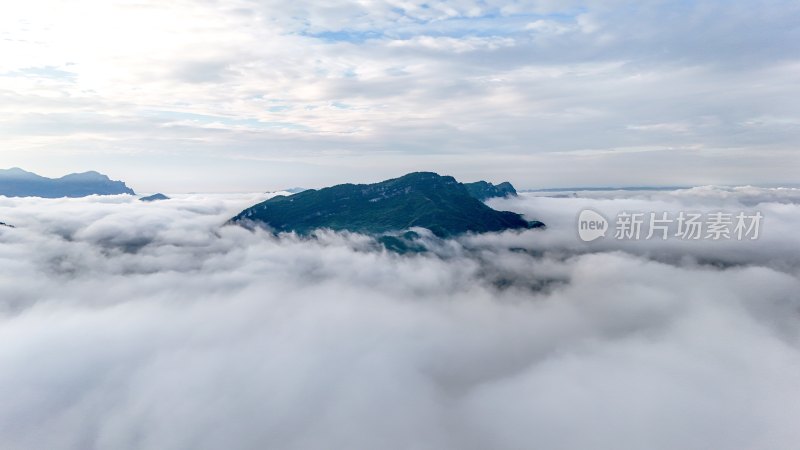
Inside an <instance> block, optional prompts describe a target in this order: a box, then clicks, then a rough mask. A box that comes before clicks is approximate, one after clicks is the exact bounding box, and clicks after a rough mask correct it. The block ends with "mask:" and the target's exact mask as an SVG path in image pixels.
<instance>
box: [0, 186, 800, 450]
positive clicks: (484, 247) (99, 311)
mask: <svg viewBox="0 0 800 450" xmlns="http://www.w3.org/2000/svg"><path fill="white" fill-rule="evenodd" d="M167 194H168V195H169V197H171V198H169V199H167V200H161V201H157V202H151V203H148V202H140V201H138V199H137V198H136V197H133V196H129V195H117V196H90V197H85V198H73V199H67V198H63V199H41V198H6V197H0V222H4V223H6V224H9V225H13V226H14V228H10V227H0V342H2V343H3V344H2V345H0V398H2V401H0V448H2V449H3V450H18V449H75V450H84V449H93V448H96V449H153V450H156V449H158V450H173V449H220V448H231V449H264V448H282V449H319V448H358V449H366V448H392V449H412V448H413V449H486V448H494V449H520V448H545V449H588V448H591V449H608V450H620V449H623V450H624V449H630V450H640V449H645V448H646V449H670V450H672V449H682V450H686V449H709V448H718V449H748V450H755V449H763V450H782V449H787V450H788V449H793V448H796V444H797V442H798V441H800V429H798V427H797V423H796V422H797V417H800V331H799V330H800V328H799V327H798V321H799V320H800V294H799V293H800V256H798V255H800V251H799V250H800V235H798V233H797V232H796V228H797V227H796V224H797V223H800V190H797V189H766V188H755V187H740V188H722V187H713V186H707V187H698V188H692V189H685V190H675V191H656V192H649V191H647V192H645V191H636V192H624V191H609V192H577V193H574V192H569V193H564V195H559V194H553V193H522V194H520V196H519V197H515V198H513V197H512V198H507V199H490V200H488V201H487V203H488V204H489V205H490V206H491V207H493V208H495V209H498V210H507V211H514V212H517V213H522V214H524V216H525V218H526V219H528V220H541V221H542V222H544V223H545V224H546V225H547V227H546V228H543V229H542V228H539V229H529V230H510V231H505V232H501V233H485V234H469V233H468V234H465V235H460V236H456V237H454V238H448V239H443V238H439V237H436V236H435V235H433V234H431V233H426V232H425V231H424V230H419V235H420V236H419V241H420V242H422V243H423V244H424V246H425V248H426V251H424V252H418V253H414V252H411V253H406V254H400V253H397V252H393V251H389V250H387V249H386V248H384V247H383V246H381V245H380V244H379V243H377V242H376V240H375V239H374V238H373V237H370V236H366V235H361V234H357V233H349V232H332V231H325V230H321V231H317V232H316V233H314V235H313V236H307V237H302V236H297V235H294V234H291V233H282V234H279V235H273V234H272V233H271V232H269V231H268V230H265V229H262V228H259V227H256V228H254V229H252V230H251V229H247V228H245V227H241V226H237V225H225V224H226V222H227V221H228V220H229V219H230V218H232V217H233V216H235V215H236V214H237V213H239V212H240V211H242V210H244V209H245V208H247V207H250V206H252V205H254V204H256V203H259V202H261V201H263V200H266V199H267V198H269V197H270V196H272V195H274V194H225V195H222V194H216V195H215V194H193V195H174V194H171V193H169V192H167ZM586 208H589V209H592V210H594V211H597V212H598V213H600V214H602V215H603V216H605V217H607V218H608V219H609V220H611V221H613V220H614V218H615V216H616V215H617V214H618V213H619V212H620V211H655V212H661V211H665V212H669V213H671V214H677V213H678V212H680V211H699V212H714V211H719V210H723V211H727V212H731V213H736V212H738V211H744V212H748V213H750V212H754V211H758V212H760V213H761V214H762V215H763V217H764V219H763V223H762V228H761V230H760V236H758V239H755V240H749V239H745V240H736V239H727V240H719V241H714V240H708V239H702V240H696V241H689V240H677V239H667V240H660V239H651V240H645V239H641V240H618V239H615V238H614V237H613V236H612V235H611V234H609V235H607V236H606V237H605V238H601V239H598V240H596V241H592V242H583V241H581V240H580V239H579V238H578V233H577V227H576V219H577V214H578V212H579V211H580V210H582V209H586Z"/></svg>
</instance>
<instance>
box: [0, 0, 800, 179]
mask: <svg viewBox="0 0 800 450" xmlns="http://www.w3.org/2000/svg"><path fill="white" fill-rule="evenodd" d="M78 6H80V7H75V5H72V4H70V5H67V4H65V3H64V2H60V1H56V0H33V1H30V2H25V3H24V4H10V5H3V6H0V52H1V53H0V54H3V55H4V57H3V58H2V61H0V109H2V111H0V112H1V113H2V114H0V167H12V166H20V167H24V168H26V169H28V170H32V171H36V172H39V173H42V174H44V175H50V176H56V175H62V174H64V173H67V172H74V171H84V170H90V169H91V170H98V171H101V172H104V173H108V174H109V175H111V176H112V177H114V178H120V179H124V180H125V181H127V182H129V183H130V184H131V185H132V186H134V187H135V188H136V189H137V190H140V191H143V192H146V191H162V190H163V191H169V192H187V191H260V190H267V189H277V188H281V187H286V186H297V185H301V186H310V187H316V186H323V185H327V184H331V183H338V182H348V181H355V182H367V181H375V180H379V179H382V178H386V177H391V176H396V175H400V174H402V173H405V172H408V171H412V170H434V171H438V172H441V173H447V174H451V175H454V176H456V177H458V178H460V179H463V180H467V181H469V180H477V179H488V180H491V181H503V180H510V181H512V182H513V183H514V184H515V185H517V186H518V187H521V188H536V187H558V186H591V185H701V184H762V185H775V184H789V183H797V177H796V168H797V167H800V156H798V152H797V142H800V107H798V101H797V99H798V98H800V85H799V84H798V83H797V81H796V79H797V77H796V74H797V73H798V70H800V58H798V55H800V48H798V47H800V31H799V28H800V26H798V24H800V6H798V4H797V3H796V2H791V1H779V0H776V1H738V2H723V1H693V2H689V1H680V2H678V1H673V2H667V1H636V2H634V1H618V0H613V1H605V2H585V1H584V2H581V1H507V2H501V1H492V0H485V1H468V0H463V1H451V2H444V1H441V2H430V1H429V2H422V1H396V0H383V1H377V0H376V1H370V2H357V1H339V2H326V3H325V4H321V2H312V1H304V0H298V1H293V2H279V1H270V0H267V1H249V0H219V1H216V2H196V1H189V0H177V1H174V2H168V4H165V2H157V1H155V0H137V1H133V0H131V1H100V0H81V1H80V2H79V5H78Z"/></svg>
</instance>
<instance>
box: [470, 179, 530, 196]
mask: <svg viewBox="0 0 800 450" xmlns="http://www.w3.org/2000/svg"><path fill="white" fill-rule="evenodd" d="M464 187H465V188H467V191H468V192H469V195H471V196H473V197H475V198H477V199H478V200H480V201H484V200H487V199H490V198H495V197H516V196H517V190H516V189H514V186H512V185H511V183H509V182H508V181H504V182H502V183H500V184H498V185H494V184H492V183H489V182H487V181H476V182H474V183H464Z"/></svg>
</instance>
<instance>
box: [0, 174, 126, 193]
mask: <svg viewBox="0 0 800 450" xmlns="http://www.w3.org/2000/svg"><path fill="white" fill-rule="evenodd" d="M117 194H130V195H135V194H136V193H135V192H134V191H133V189H131V188H129V187H128V186H126V185H125V183H124V182H122V181H115V180H111V179H110V178H108V177H107V176H106V175H103V174H101V173H99V172H95V171H89V172H83V173H72V174H69V175H65V176H63V177H61V178H47V177H43V176H40V175H37V174H35V173H33V172H28V171H25V170H22V169H20V168H18V167H14V168H11V169H0V195H4V196H6V197H43V198H61V197H86V196H88V195H117Z"/></svg>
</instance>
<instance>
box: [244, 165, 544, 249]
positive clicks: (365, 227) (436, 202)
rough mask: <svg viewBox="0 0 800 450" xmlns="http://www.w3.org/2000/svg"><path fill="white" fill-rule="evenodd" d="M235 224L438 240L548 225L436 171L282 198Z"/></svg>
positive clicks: (256, 208)
mask: <svg viewBox="0 0 800 450" xmlns="http://www.w3.org/2000/svg"><path fill="white" fill-rule="evenodd" d="M487 184H488V183H487ZM231 222H233V223H244V224H247V223H255V224H263V225H266V226H267V227H269V228H271V229H272V230H273V231H275V232H283V231H295V232H297V233H299V234H308V233H310V232H312V231H313V230H315V229H318V228H329V229H332V230H336V231H341V230H347V231H354V232H359V233H366V234H376V235H383V234H387V233H394V232H398V231H403V230H407V229H409V228H413V227H421V228H427V229H429V230H430V231H431V232H433V234H435V235H436V236H438V237H449V236H454V235H458V234H461V233H465V232H475V233H483V232H491V231H503V230H508V229H527V228H537V227H541V226H543V224H542V223H541V222H528V221H526V220H525V219H523V218H522V216H521V215H519V214H516V213H513V212H508V211H496V210H494V209H492V208H490V207H488V206H486V205H485V204H483V202H481V201H480V200H478V199H477V198H475V197H473V196H472V195H470V193H469V191H468V190H467V188H466V187H465V186H464V185H463V184H461V183H459V182H458V181H456V180H455V179H454V178H453V177H450V176H441V175H438V174H435V173H431V172H415V173H410V174H408V175H405V176H402V177H400V178H394V179H391V180H386V181H382V182H380V183H375V184H342V185H338V186H333V187H329V188H324V189H320V190H313V189H312V190H308V191H303V192H300V193H298V194H294V195H290V196H278V197H274V198H271V199H269V200H267V201H265V202H262V203H259V204H258V205H255V206H253V207H251V208H248V209H246V210H244V211H242V212H241V213H239V214H238V215H237V216H236V217H234V218H233V219H231ZM389 244H390V245H393V244H396V245H399V244H400V242H394V241H392V242H390V243H389Z"/></svg>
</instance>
